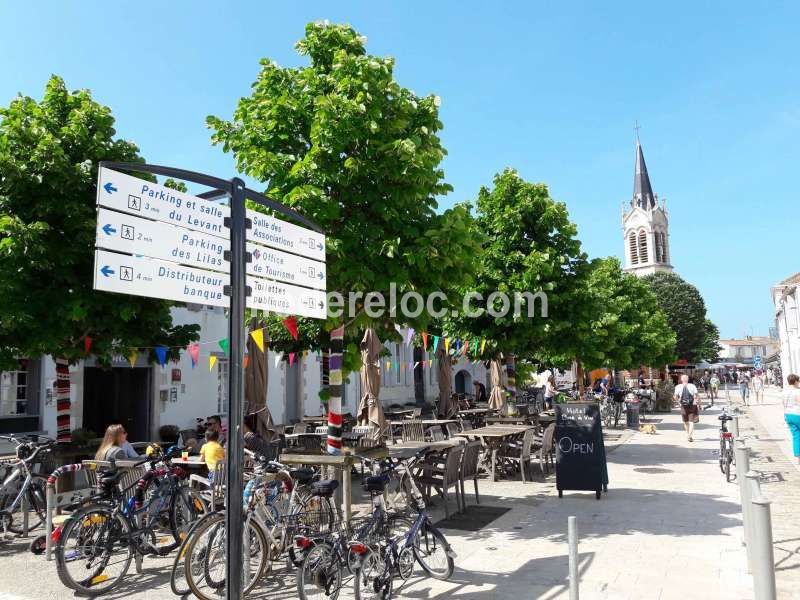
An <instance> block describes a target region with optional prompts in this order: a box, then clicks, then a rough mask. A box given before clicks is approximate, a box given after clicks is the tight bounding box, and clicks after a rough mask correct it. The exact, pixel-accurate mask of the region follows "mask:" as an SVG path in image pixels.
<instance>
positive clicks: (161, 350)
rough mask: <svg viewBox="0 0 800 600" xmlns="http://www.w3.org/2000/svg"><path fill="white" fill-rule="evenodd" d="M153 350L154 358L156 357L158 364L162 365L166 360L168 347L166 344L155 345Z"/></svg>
mask: <svg viewBox="0 0 800 600" xmlns="http://www.w3.org/2000/svg"><path fill="white" fill-rule="evenodd" d="M155 350H156V358H158V364H159V365H161V366H162V367H163V366H164V365H165V364H166V362H167V350H169V348H167V347H166V346H156V348H155Z"/></svg>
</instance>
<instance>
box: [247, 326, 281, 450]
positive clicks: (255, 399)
mask: <svg viewBox="0 0 800 600" xmlns="http://www.w3.org/2000/svg"><path fill="white" fill-rule="evenodd" d="M262 328H263V331H264V351H263V352H262V351H261V349H260V348H259V347H258V344H256V342H255V340H254V339H253V336H251V335H248V336H247V356H248V363H247V368H246V369H245V371H244V398H245V401H246V406H247V409H246V410H245V414H246V415H249V414H254V413H255V414H256V415H257V418H256V431H255V433H256V434H258V435H259V436H261V437H262V438H263V439H264V440H266V441H268V442H269V441H272V439H273V437H275V425H274V423H273V422H272V415H271V414H270V412H269V408H268V407H267V380H268V372H267V352H268V348H269V344H268V342H269V335H268V334H267V330H266V323H265V322H264V321H263V320H256V319H255V318H253V319H251V320H250V331H251V332H252V331H255V330H256V329H262Z"/></svg>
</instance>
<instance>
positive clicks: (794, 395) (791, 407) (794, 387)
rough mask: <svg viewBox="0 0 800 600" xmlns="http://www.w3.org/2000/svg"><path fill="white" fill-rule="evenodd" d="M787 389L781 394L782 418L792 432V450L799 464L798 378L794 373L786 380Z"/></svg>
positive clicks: (799, 384)
mask: <svg viewBox="0 0 800 600" xmlns="http://www.w3.org/2000/svg"><path fill="white" fill-rule="evenodd" d="M786 383H788V384H789V387H787V388H786V391H785V392H784V393H783V418H784V419H786V424H787V425H788V426H789V431H791V432H792V450H793V452H794V457H795V460H797V463H798V464H800V377H798V376H797V375H795V374H794V373H792V374H790V375H789V376H788V377H787V378H786Z"/></svg>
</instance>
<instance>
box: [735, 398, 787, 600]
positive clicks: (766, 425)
mask: <svg viewBox="0 0 800 600" xmlns="http://www.w3.org/2000/svg"><path fill="white" fill-rule="evenodd" d="M751 400H752V398H751ZM740 408H741V410H743V411H744V414H745V416H744V417H740V419H739V422H740V428H739V429H740V435H741V436H743V438H744V439H745V440H746V442H747V445H748V446H749V447H750V448H751V449H752V457H751V459H750V468H751V470H754V471H758V472H760V473H761V477H760V483H761V491H762V492H763V494H764V496H765V497H767V498H768V499H769V500H770V501H771V502H772V504H771V507H770V508H771V512H772V538H773V543H774V553H775V582H776V585H777V588H778V598H781V599H784V598H785V599H790V598H800V525H799V524H798V515H800V493H798V492H799V491H800V469H798V466H797V462H796V460H795V459H794V457H793V455H792V446H791V437H792V436H791V434H790V433H789V430H788V429H787V427H786V423H785V422H784V420H783V404H782V403H781V397H780V391H779V390H778V389H777V388H771V389H768V390H767V393H766V394H765V398H764V403H763V404H754V403H753V402H751V403H750V406H748V407H741V406H740Z"/></svg>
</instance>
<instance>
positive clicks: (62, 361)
mask: <svg viewBox="0 0 800 600" xmlns="http://www.w3.org/2000/svg"><path fill="white" fill-rule="evenodd" d="M71 408H72V404H71V402H70V398H69V363H68V362H67V359H66V358H57V359H56V440H57V441H58V443H60V444H66V443H69V442H71V441H72V429H71V428H70V424H71V423H70V421H71V417H70V413H71V412H72V411H71Z"/></svg>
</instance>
